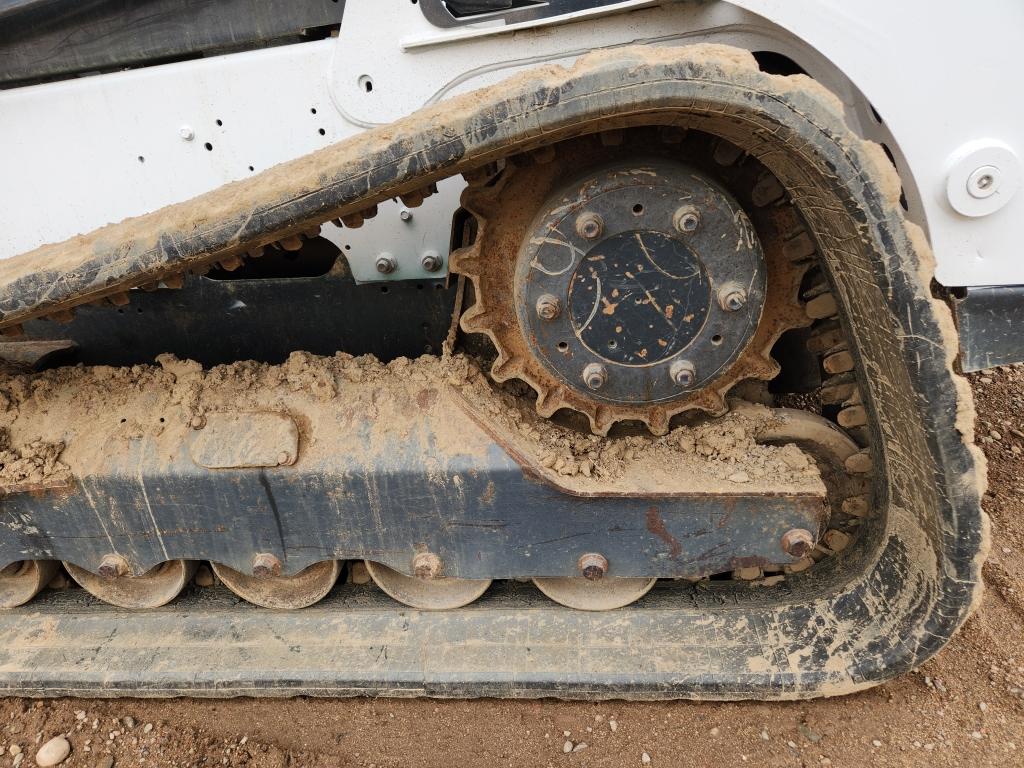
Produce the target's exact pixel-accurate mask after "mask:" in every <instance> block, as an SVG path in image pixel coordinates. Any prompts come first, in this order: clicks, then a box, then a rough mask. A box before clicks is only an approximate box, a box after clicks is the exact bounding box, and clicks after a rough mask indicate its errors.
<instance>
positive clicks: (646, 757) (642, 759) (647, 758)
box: [640, 752, 651, 765]
mask: <svg viewBox="0 0 1024 768" xmlns="http://www.w3.org/2000/svg"><path fill="white" fill-rule="evenodd" d="M640 762H641V763H643V764H644V765H650V764H651V756H650V755H648V754H647V753H646V752H644V753H643V754H642V755H640Z"/></svg>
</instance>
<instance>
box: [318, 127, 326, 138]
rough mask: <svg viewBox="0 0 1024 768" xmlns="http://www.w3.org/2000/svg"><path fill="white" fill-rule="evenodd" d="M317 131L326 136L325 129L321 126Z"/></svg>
mask: <svg viewBox="0 0 1024 768" xmlns="http://www.w3.org/2000/svg"><path fill="white" fill-rule="evenodd" d="M317 133H319V134H320V135H321V136H326V135H327V131H325V130H324V129H323V128H321V129H320V130H318V131H317Z"/></svg>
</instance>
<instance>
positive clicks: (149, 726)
mask: <svg viewBox="0 0 1024 768" xmlns="http://www.w3.org/2000/svg"><path fill="white" fill-rule="evenodd" d="M152 730H153V724H152V723H146V724H145V725H144V726H143V727H142V732H143V733H149V732H150V731H152Z"/></svg>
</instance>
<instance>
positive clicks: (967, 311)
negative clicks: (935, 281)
mask: <svg viewBox="0 0 1024 768" xmlns="http://www.w3.org/2000/svg"><path fill="white" fill-rule="evenodd" d="M963 291H964V292H963V296H962V297H961V298H957V299H955V300H954V301H953V307H954V309H955V311H956V319H957V329H958V331H959V333H960V365H961V366H962V368H963V371H964V372H965V373H967V372H970V371H980V370H983V369H985V368H992V367H994V366H997V365H1009V364H1010V363H1019V362H1021V361H1024V333H1022V331H1021V329H1022V328H1024V285H997V286H991V287H988V288H965V289H963Z"/></svg>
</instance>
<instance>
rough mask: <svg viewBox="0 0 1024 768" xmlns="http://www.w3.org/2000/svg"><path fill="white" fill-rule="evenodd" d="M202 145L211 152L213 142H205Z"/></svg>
mask: <svg viewBox="0 0 1024 768" xmlns="http://www.w3.org/2000/svg"><path fill="white" fill-rule="evenodd" d="M203 146H204V147H206V151H207V152H213V144H211V143H210V142H206V143H205V144H203Z"/></svg>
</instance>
